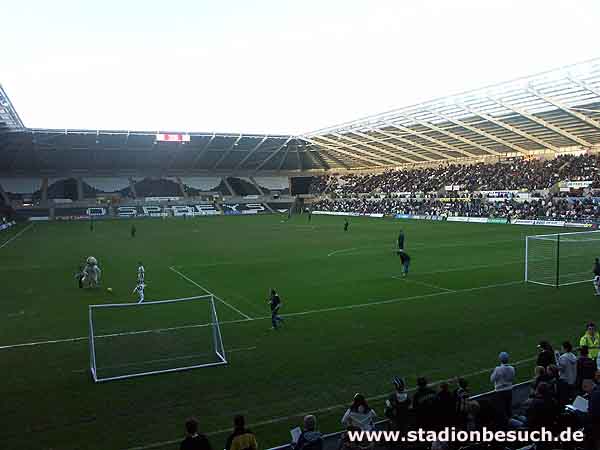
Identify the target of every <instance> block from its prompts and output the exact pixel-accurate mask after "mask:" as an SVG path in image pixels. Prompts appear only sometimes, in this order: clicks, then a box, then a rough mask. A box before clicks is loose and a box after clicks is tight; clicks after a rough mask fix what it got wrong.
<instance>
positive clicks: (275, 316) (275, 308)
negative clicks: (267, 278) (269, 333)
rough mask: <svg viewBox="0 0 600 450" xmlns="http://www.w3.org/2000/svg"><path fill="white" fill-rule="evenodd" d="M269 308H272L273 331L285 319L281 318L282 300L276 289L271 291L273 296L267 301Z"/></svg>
mask: <svg viewBox="0 0 600 450" xmlns="http://www.w3.org/2000/svg"><path fill="white" fill-rule="evenodd" d="M267 302H268V303H269V306H270V307H271V324H272V325H273V330H276V329H277V328H278V326H279V324H280V323H281V322H283V319H282V318H281V317H280V316H279V308H281V298H279V294H277V291H275V289H271V295H270V297H269V300H267Z"/></svg>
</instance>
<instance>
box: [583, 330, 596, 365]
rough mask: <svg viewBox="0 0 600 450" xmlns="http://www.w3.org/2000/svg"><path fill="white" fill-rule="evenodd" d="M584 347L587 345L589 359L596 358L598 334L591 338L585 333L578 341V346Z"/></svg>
mask: <svg viewBox="0 0 600 450" xmlns="http://www.w3.org/2000/svg"><path fill="white" fill-rule="evenodd" d="M584 345H587V346H588V348H589V349H590V358H592V359H596V358H598V353H600V333H598V332H596V333H595V334H594V335H593V336H590V335H589V334H588V333H585V334H584V335H583V336H581V339H580V340H579V346H581V347H582V346H584Z"/></svg>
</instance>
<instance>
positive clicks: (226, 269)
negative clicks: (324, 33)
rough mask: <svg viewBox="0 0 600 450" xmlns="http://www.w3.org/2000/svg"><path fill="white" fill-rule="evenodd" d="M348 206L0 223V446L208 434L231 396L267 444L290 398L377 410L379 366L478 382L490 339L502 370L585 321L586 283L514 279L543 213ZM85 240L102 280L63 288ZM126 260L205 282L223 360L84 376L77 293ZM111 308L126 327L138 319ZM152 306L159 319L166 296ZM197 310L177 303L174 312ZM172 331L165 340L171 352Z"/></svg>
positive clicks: (117, 284) (75, 445) (383, 371)
mask: <svg viewBox="0 0 600 450" xmlns="http://www.w3.org/2000/svg"><path fill="white" fill-rule="evenodd" d="M350 220H351V224H350V229H349V231H348V232H344V231H343V218H340V217H327V216H316V215H314V216H313V218H312V222H311V223H309V222H308V221H307V218H306V216H296V217H293V218H292V219H291V220H290V221H285V220H282V218H281V217H280V216H275V215H264V216H228V217H223V216H217V217H205V218H194V219H187V220H184V219H181V218H171V219H167V220H160V219H155V220H153V219H145V220H142V219H140V220H135V221H128V220H120V221H117V220H115V221H112V220H107V221H98V222H96V223H95V224H94V231H93V232H92V231H90V224H89V222H64V223H58V222H50V223H36V224H34V225H25V224H24V225H20V226H18V227H16V228H15V229H12V230H10V231H9V232H5V233H3V234H2V235H0V280H1V283H0V286H1V287H0V292H1V294H0V297H1V301H0V324H1V326H0V371H1V373H2V380H3V382H2V383H1V385H0V398H1V399H2V400H1V403H2V407H0V423H2V427H1V428H0V442H2V445H1V446H2V448H6V449H33V448H44V449H98V450H100V449H102V450H108V449H111V450H112V449H138V450H141V449H162V448H165V449H174V448H178V443H179V441H180V440H181V439H182V437H183V422H184V421H185V419H186V418H187V417H189V416H196V417H198V419H199V421H200V424H201V428H202V430H203V431H204V432H206V433H208V434H209V435H210V439H211V441H212V444H213V448H217V449H218V448H222V447H221V446H222V445H223V444H224V442H225V439H226V437H227V434H228V433H229V428H230V426H231V420H232V417H233V415H234V414H237V413H241V414H244V415H245V416H246V418H247V422H248V423H249V424H250V428H252V429H253V430H254V431H255V432H256V434H257V437H258V440H259V446H260V447H261V448H267V447H269V446H274V445H277V444H282V443H286V442H289V439H290V435H289V429H290V428H293V427H294V426H297V425H298V424H299V423H300V420H301V419H300V417H301V415H302V414H305V413H308V412H314V413H316V414H317V417H318V420H319V427H320V429H321V431H323V432H333V431H336V430H338V429H339V428H340V424H339V420H340V418H341V416H342V414H343V412H344V410H345V406H346V405H347V404H348V403H349V402H350V401H351V399H352V396H353V395H354V393H356V392H361V393H364V394H365V395H366V396H367V397H368V398H370V399H372V406H374V408H375V410H376V411H377V412H378V414H380V415H381V414H382V413H383V407H382V405H383V400H384V397H385V395H386V394H387V393H388V392H389V391H390V389H391V382H390V380H391V378H392V377H393V376H395V375H399V376H403V377H405V378H406V379H407V381H408V384H409V387H411V388H412V387H414V385H415V380H416V377H418V376H426V377H428V378H429V379H430V380H431V381H439V380H444V379H448V378H453V377H455V376H466V377H467V378H468V379H469V381H470V383H471V386H472V391H473V392H481V391H485V390H489V389H490V384H489V379H488V377H489V372H490V371H491V369H492V368H493V367H494V366H495V364H496V357H497V354H498V352H499V351H501V350H507V351H509V352H510V354H511V358H512V360H513V362H514V363H516V365H517V373H518V377H519V379H520V380H525V379H528V378H530V376H531V375H532V367H533V362H532V358H533V357H534V356H535V347H536V344H537V343H538V341H539V340H542V339H547V340H549V341H551V342H552V343H553V344H554V345H555V346H558V345H559V344H560V342H561V341H563V340H564V339H569V340H571V341H572V342H576V340H577V339H578V337H579V336H580V335H581V333H582V332H583V328H584V325H585V323H586V321H590V320H598V316H597V313H598V310H599V305H598V303H597V301H598V299H597V298H595V297H594V296H593V289H592V286H591V284H589V283H584V284H579V285H574V286H569V287H564V288H561V289H556V288H551V287H544V286H538V285H530V284H525V283H523V265H524V237H525V236H526V235H528V234H530V235H532V234H542V233H555V232H556V229H554V228H543V227H535V228H534V227H527V226H511V225H490V224H471V223H450V222H425V221H407V220H404V221H401V220H393V219H370V218H351V219H350ZM132 223H135V224H136V227H137V236H136V237H135V238H131V236H130V233H129V231H130V227H131V224H132ZM401 228H403V229H404V231H405V233H406V243H405V248H406V250H407V252H408V253H409V254H410V256H411V258H412V261H411V267H410V270H411V273H410V275H409V276H408V277H407V278H406V279H403V278H402V277H400V272H401V270H400V269H401V267H400V262H399V258H398V257H397V256H396V255H395V252H394V248H395V246H396V238H397V235H398V232H399V230H400V229H401ZM568 231H576V230H568ZM90 255H93V256H95V257H96V258H97V259H98V261H99V263H100V266H101V267H102V271H103V272H102V288H99V289H96V290H90V289H79V288H78V287H77V281H76V280H75V278H74V273H75V271H76V270H77V268H78V266H79V265H80V264H81V263H82V262H83V261H84V259H85V257H87V256H90ZM138 261H142V262H143V264H144V266H145V268H146V280H147V288H146V299H147V300H166V299H176V298H184V297H192V296H200V295H206V294H207V293H212V294H214V295H215V296H216V297H217V298H216V307H217V311H218V317H219V321H220V323H221V332H222V337H223V343H224V347H225V352H226V354H227V359H228V361H229V364H228V365H227V366H218V367H210V368H205V369H197V370H191V371H185V372H176V373H166V374H160V375H152V376H147V377H140V378H133V379H127V380H121V381H113V382H107V383H100V384H95V383H93V382H92V380H91V377H90V371H89V349H88V339H87V335H88V305H89V304H103V303H121V302H123V303H125V302H134V301H136V297H135V296H134V295H133V294H132V289H133V288H134V287H135V280H136V268H137V263H138ZM591 263H592V261H589V262H588V261H586V262H585V264H586V265H589V266H590V268H591ZM108 287H110V288H112V293H110V292H108V291H107V290H106V288H108ZM269 288H276V289H277V290H278V291H279V293H280V295H281V298H282V302H283V306H282V310H281V313H282V315H283V317H284V319H285V322H284V324H283V326H282V327H281V329H279V330H276V331H273V330H271V320H270V312H269V307H268V304H267V293H268V290H269ZM170 311H173V310H170ZM127 317H128V319H127V320H131V321H132V322H134V323H131V330H135V329H137V328H138V327H139V326H140V324H139V323H137V320H138V318H137V317H135V315H132V314H130V315H128V316H127ZM156 317H157V316H155V317H153V318H152V323H153V324H155V325H157V324H158V323H159V322H160V320H157V318H156ZM167 319H168V322H169V323H172V322H173V320H174V318H173V314H172V313H171V312H165V322H167ZM115 320H116V319H115ZM118 320H120V321H121V322H123V320H122V317H121V318H119V319H118ZM207 320H209V318H208V316H206V315H205V314H203V313H202V312H199V313H198V317H194V313H193V312H192V311H190V308H183V309H182V310H181V316H180V317H175V321H176V322H177V323H181V324H190V323H195V322H197V323H205V322H206V321H207ZM105 321H106V322H110V317H108V318H105ZM126 326H127V324H125V325H123V324H122V323H121V329H123V327H126ZM153 326H154V325H153ZM188 334H189V336H190V339H195V340H194V341H193V342H195V343H196V345H197V346H198V347H201V348H197V349H196V350H197V351H198V352H205V351H209V350H210V347H211V342H210V338H209V337H208V336H207V337H206V338H204V337H200V335H196V336H194V333H193V332H189V331H188ZM202 336H204V335H202ZM165 338H166V339H168V336H165ZM186 341H187V339H186ZM160 342H161V334H160V333H159V332H157V333H156V334H150V335H148V336H147V339H146V338H145V337H143V336H138V337H137V338H136V341H135V345H123V346H122V347H120V348H118V347H117V348H116V349H113V350H111V352H108V353H106V354H105V355H103V356H104V359H103V363H106V364H113V363H114V364H117V365H118V364H120V363H123V362H125V363H126V362H127V361H128V360H133V359H135V358H136V353H137V354H138V356H139V354H141V353H142V352H143V353H144V355H145V354H148V355H151V353H152V352H151V350H152V349H153V348H155V347H159V346H160V345H161V344H160ZM203 343H204V344H205V346H204V347H203ZM180 345H183V344H181V343H180V342H179V341H178V340H177V339H175V340H174V341H173V347H174V348H173V352H174V354H178V352H179V351H180V350H181V347H180ZM144 357H145V356H144ZM115 367H116V366H115Z"/></svg>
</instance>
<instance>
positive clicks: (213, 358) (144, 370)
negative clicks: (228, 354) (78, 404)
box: [89, 295, 227, 382]
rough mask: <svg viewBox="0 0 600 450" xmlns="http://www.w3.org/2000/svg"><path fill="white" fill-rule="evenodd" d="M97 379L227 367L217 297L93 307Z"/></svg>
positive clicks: (91, 319) (91, 321) (92, 336)
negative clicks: (224, 365)
mask: <svg viewBox="0 0 600 450" xmlns="http://www.w3.org/2000/svg"><path fill="white" fill-rule="evenodd" d="M89 345H90V370H91V372H92V377H93V379H94V381H96V382H101V381H109V380H119V379H123V378H131V377H139V376H143V375H152V374H158V373H165V372H176V371H180V370H188V369H196V368H200V367H209V366H216V365H221V364H227V359H226V358H225V351H224V349H223V341H222V338H221V330H220V328H219V320H218V318H217V310H216V308H215V300H214V297H213V296H212V295H203V296H199V297H189V298H180V299H174V300H162V301H150V302H144V303H117V304H106V305H90V306H89Z"/></svg>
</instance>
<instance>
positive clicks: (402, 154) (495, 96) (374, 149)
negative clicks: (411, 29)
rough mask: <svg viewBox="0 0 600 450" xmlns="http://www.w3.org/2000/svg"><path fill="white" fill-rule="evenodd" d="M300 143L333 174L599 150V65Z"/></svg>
mask: <svg viewBox="0 0 600 450" xmlns="http://www.w3.org/2000/svg"><path fill="white" fill-rule="evenodd" d="M302 138H303V139H304V140H306V141H307V142H310V143H311V144H312V146H314V147H315V148H318V149H319V151H320V154H321V156H322V157H323V159H324V160H325V161H326V162H327V163H328V164H329V165H330V166H331V167H345V168H358V167H370V168H378V167H379V168H381V167H386V166H397V165H402V164H412V163H427V162H440V161H452V160H456V159H459V158H479V157H483V156H506V155H510V154H531V153H532V152H536V151H550V152H560V151H565V150H566V149H567V148H571V147H577V148H590V147H592V146H596V145H599V144H600V58H599V59H594V60H590V61H587V62H584V63H580V64H574V65H571V66H567V67H563V68H560V69H557V70H552V71H549V72H544V73H541V74H538V75H534V76H530V77H526V78H520V79H516V80H513V81H510V82H507V83H501V84H497V85H493V86H488V87H485V88H481V89H477V90H474V91H470V92H465V93H462V94H458V95H453V96H449V97H445V98H440V99H436V100H431V101H428V102H425V103H421V104H418V105H413V106H408V107H405V108H400V109H395V110H392V111H388V112H385V113H382V114H377V115H374V116H370V117H365V118H363V119H359V120H355V121H352V122H347V123H343V124H341V125H337V126H334V127H330V128H326V129H321V130H317V131H314V132H310V133H306V134H304V135H302ZM309 148H311V147H309Z"/></svg>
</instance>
